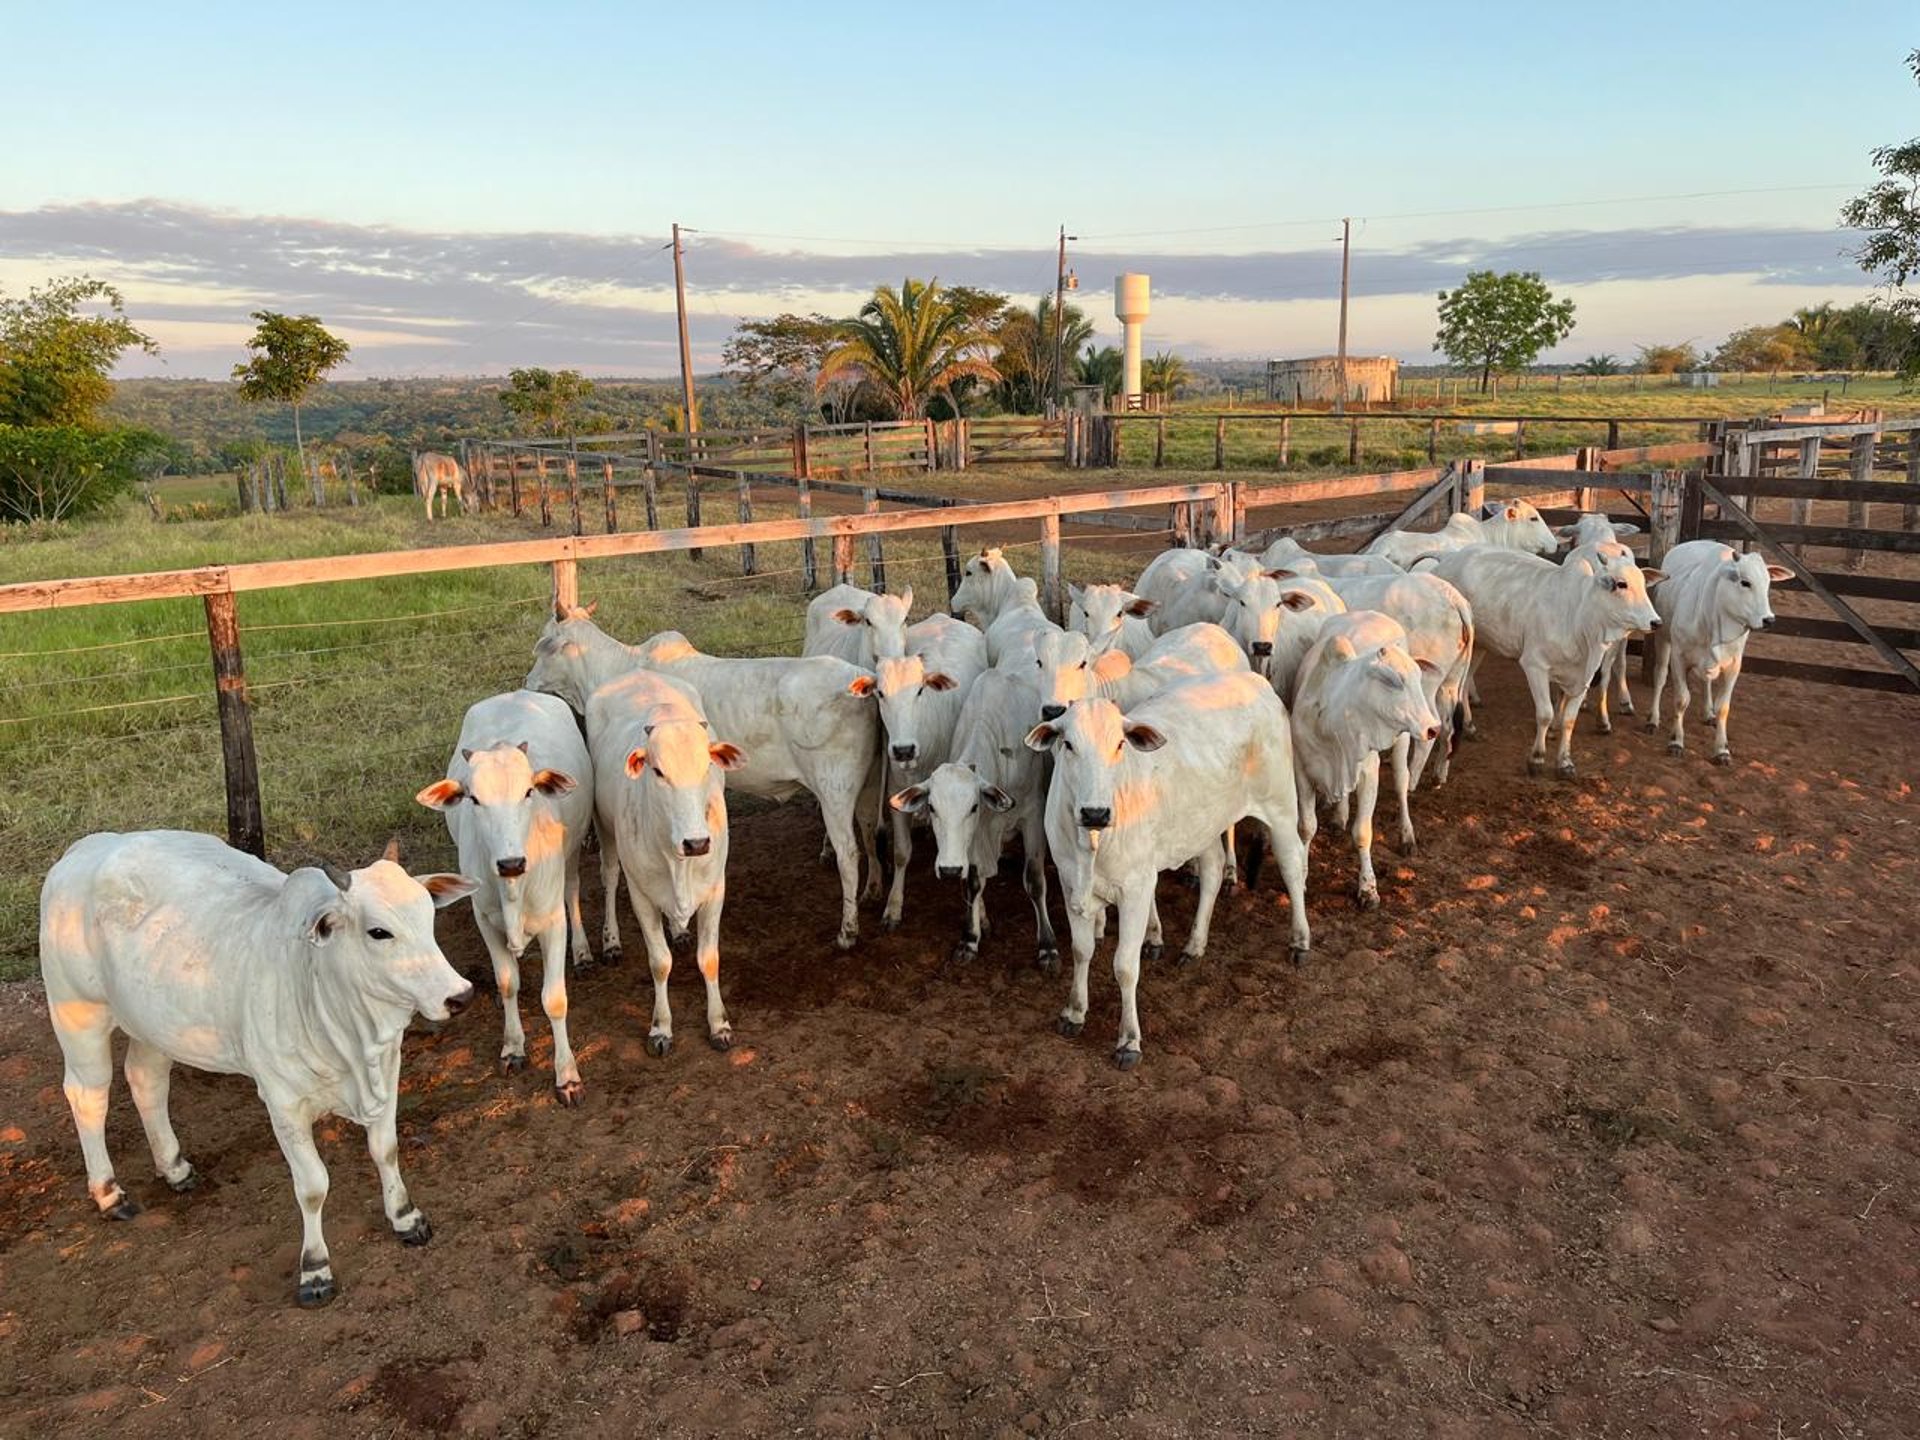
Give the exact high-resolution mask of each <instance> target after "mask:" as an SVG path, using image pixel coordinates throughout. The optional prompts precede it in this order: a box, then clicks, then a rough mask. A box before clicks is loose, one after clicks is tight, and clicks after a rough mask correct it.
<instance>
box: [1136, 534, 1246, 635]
mask: <svg viewBox="0 0 1920 1440" xmlns="http://www.w3.org/2000/svg"><path fill="white" fill-rule="evenodd" d="M1261 568H1262V567H1261V564H1260V561H1259V559H1258V558H1257V557H1256V556H1252V555H1246V554H1242V553H1241V552H1239V551H1237V550H1229V551H1228V552H1226V553H1225V554H1224V555H1209V554H1208V553H1207V552H1206V551H1204V550H1168V551H1164V552H1163V553H1162V554H1160V555H1159V556H1157V557H1155V558H1154V560H1153V561H1152V562H1151V563H1150V564H1148V566H1147V568H1146V569H1145V570H1143V571H1141V572H1140V578H1139V580H1137V581H1136V582H1134V587H1133V590H1134V593H1135V594H1136V595H1142V596H1145V597H1147V598H1148V599H1151V600H1154V601H1157V602H1158V604H1159V607H1160V608H1159V609H1157V610H1155V611H1154V612H1153V613H1152V615H1150V616H1149V617H1148V622H1147V623H1148V624H1150V625H1152V626H1153V628H1154V630H1155V631H1156V632H1157V633H1159V634H1161V635H1165V634H1166V633H1168V632H1169V631H1171V630H1179V629H1182V628H1184V627H1186V626H1188V625H1197V624H1200V623H1202V622H1206V623H1208V624H1213V625H1218V624H1219V623H1220V617H1221V616H1222V615H1223V614H1225V613H1226V608H1227V597H1226V594H1225V593H1224V591H1223V589H1222V587H1223V586H1224V585H1226V584H1228V583H1230V582H1231V581H1232V580H1234V579H1237V578H1244V577H1246V576H1249V575H1254V574H1257V573H1259V571H1260V570H1261Z"/></svg>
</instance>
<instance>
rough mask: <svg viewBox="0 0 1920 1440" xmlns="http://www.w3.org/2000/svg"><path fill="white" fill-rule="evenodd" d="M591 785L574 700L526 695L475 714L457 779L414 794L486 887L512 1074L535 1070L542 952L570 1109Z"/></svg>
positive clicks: (485, 938)
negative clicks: (529, 965) (526, 1012)
mask: <svg viewBox="0 0 1920 1440" xmlns="http://www.w3.org/2000/svg"><path fill="white" fill-rule="evenodd" d="M592 780H593V764H592V761H590V760H589V759H588V758H587V746H586V742H585V741H584V740H583V739H581V737H580V729H579V727H578V726H577V725H575V724H574V723H573V712H572V711H571V710H569V709H568V708H567V703H566V701H564V700H561V699H560V698H558V697H557V696H553V695H542V694H538V693H536V692H534V691H532V690H516V691H514V692H512V693H511V694H508V695H492V696H489V697H488V698H487V699H485V700H480V701H476V702H475V703H474V704H473V705H472V706H471V707H469V708H468V710H467V714H466V718H465V719H464V720H463V721H462V722H461V725H460V738H459V740H458V741H457V742H456V744H455V746H454V751H453V754H452V756H451V757H450V758H449V759H448V761H447V773H446V778H445V779H443V780H436V781H434V783H433V784H431V785H429V786H427V787H426V788H425V789H423V790H421V791H420V793H419V794H418V795H415V796H414V797H413V798H414V799H415V800H417V801H419V803H420V804H422V805H425V806H426V807H427V808H428V809H430V810H438V811H439V812H440V813H441V815H442V817H443V818H444V819H445V820H446V822H447V830H448V832H449V833H450V834H451V835H452V836H453V843H454V846H455V848H456V849H457V850H458V851H459V853H460V868H461V870H462V871H464V872H465V873H466V874H468V875H471V876H473V877H474V880H475V883H476V884H477V885H478V886H479V888H478V889H477V890H475V891H474V895H473V921H474V925H475V926H476V927H477V928H478V929H479V931H480V939H481V942H482V943H483V944H484V945H485V946H486V947H487V955H488V958H489V959H491V960H492V962H493V978H494V983H495V985H496V986H497V987H498V989H499V992H500V1011H501V1015H502V1018H503V1021H504V1026H505V1030H504V1034H503V1036H502V1038H501V1042H500V1070H501V1073H502V1074H513V1073H515V1072H517V1071H520V1070H524V1069H526V1068H527V1032H526V1031H525V1030H524V1029H522V1028H521V1025H520V956H521V954H522V952H524V951H525V950H526V948H527V945H528V942H529V941H537V942H538V943H539V946H540V962H541V979H540V1006H541V1008H542V1009H543V1010H545V1011H546V1013H547V1021H548V1023H549V1024H550V1025H551V1026H552V1028H553V1084H554V1089H555V1091H556V1092H557V1093H558V1095H559V1097H560V1103H561V1104H562V1105H574V1104H577V1103H579V1100H580V1095H581V1081H580V1067H579V1065H578V1063H576V1061H575V1060H574V1056H573V1045H572V1043H571V1041H570V1040H569V1038H568V1034H567V949H568V940H569V937H571V940H572V953H573V963H574V968H576V969H585V968H586V967H587V966H589V965H591V964H592V963H593V952H592V951H591V949H589V947H588V945H587V929H586V924H585V922H584V921H583V920H582V919H581V916H580V845H581V842H582V841H583V840H584V839H585V838H586V833H587V825H588V823H589V822H590V821H591V820H592V819H593V786H592ZM617 955H618V952H617V951H615V952H612V953H611V954H610V955H609V958H610V959H611V958H617Z"/></svg>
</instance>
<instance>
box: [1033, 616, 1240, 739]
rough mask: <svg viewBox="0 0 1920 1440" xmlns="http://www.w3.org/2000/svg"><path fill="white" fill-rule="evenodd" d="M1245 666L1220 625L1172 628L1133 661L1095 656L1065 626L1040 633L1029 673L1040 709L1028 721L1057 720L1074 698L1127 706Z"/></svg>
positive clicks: (1109, 653) (1113, 655) (1113, 653)
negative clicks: (1183, 682)
mask: <svg viewBox="0 0 1920 1440" xmlns="http://www.w3.org/2000/svg"><path fill="white" fill-rule="evenodd" d="M1010 668H1019V669H1022V670H1026V667H1025V666H1020V667H1010ZM1247 668H1248V667H1247V655H1246V651H1244V650H1243V649H1241V648H1240V646H1239V645H1238V644H1237V643H1236V642H1235V641H1234V638H1233V637H1232V636H1231V635H1229V634H1227V632H1226V631H1224V630H1222V629H1221V628H1220V627H1219V626H1218V625H1206V624H1201V625H1188V626H1186V627H1185V628H1184V629H1180V630H1174V631H1170V632H1169V633H1167V634H1165V635H1162V636H1161V637H1160V638H1159V639H1158V640H1156V641H1154V642H1153V648H1152V649H1150V650H1148V651H1147V653H1146V654H1144V655H1142V656H1141V657H1140V659H1139V660H1138V661H1137V662H1136V661H1132V660H1129V659H1127V657H1126V656H1125V655H1123V654H1121V653H1119V652H1118V651H1115V650H1109V651H1107V652H1106V654H1104V655H1096V654H1094V653H1093V647H1092V645H1091V644H1090V643H1089V642H1088V640H1087V637H1086V636H1084V635H1076V634H1073V633H1072V632H1070V631H1064V630H1063V631H1059V632H1057V633H1055V634H1052V635H1047V636H1044V637H1042V639H1041V640H1040V643H1039V644H1038V645H1037V646H1036V647H1035V650H1034V657H1033V662H1032V668H1031V670H1030V671H1028V672H1027V673H1030V674H1032V675H1033V677H1034V688H1035V691H1036V694H1037V696H1038V699H1039V701H1040V708H1039V712H1038V714H1036V715H1034V716H1033V717H1032V719H1034V720H1054V719H1058V718H1059V717H1060V715H1062V714H1063V713H1064V712H1065V711H1066V708H1067V707H1068V706H1069V705H1071V704H1073V703H1074V701H1076V700H1085V699H1089V698H1092V697H1096V696H1097V697H1099V698H1100V699H1104V700H1111V701H1113V703H1114V704H1116V705H1118V706H1119V707H1120V708H1121V709H1122V710H1131V709H1132V708H1133V707H1134V706H1135V705H1138V704H1139V703H1140V702H1141V701H1142V700H1145V699H1146V698H1147V697H1148V696H1149V695H1153V694H1155V693H1157V692H1158V691H1161V690H1164V689H1166V688H1167V687H1168V686H1169V685H1177V684H1179V683H1180V682H1181V681H1183V680H1191V679H1194V678H1195V677H1196V676H1201V675H1226V674H1232V673H1233V672H1235V671H1240V670H1245V669H1247Z"/></svg>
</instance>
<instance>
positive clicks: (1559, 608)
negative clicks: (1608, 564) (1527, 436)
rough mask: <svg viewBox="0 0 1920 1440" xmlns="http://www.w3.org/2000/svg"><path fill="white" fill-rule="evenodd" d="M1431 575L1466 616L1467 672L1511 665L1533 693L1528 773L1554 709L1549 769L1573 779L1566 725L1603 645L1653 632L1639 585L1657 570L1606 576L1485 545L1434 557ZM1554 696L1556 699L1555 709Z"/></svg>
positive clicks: (1653, 619) (1540, 754)
mask: <svg viewBox="0 0 1920 1440" xmlns="http://www.w3.org/2000/svg"><path fill="white" fill-rule="evenodd" d="M1434 570H1435V573H1437V574H1438V575H1439V576H1440V577H1441V578H1442V579H1444V580H1447V581H1449V582H1451V583H1452V585H1453V586H1454V588H1455V589H1457V590H1459V592H1460V593H1461V594H1462V595H1464V596H1466V597H1467V603H1468V605H1470V606H1471V607H1472V609H1473V627H1474V656H1473V669H1474V670H1475V671H1476V672H1477V671H1478V670H1479V668H1480V664H1481V662H1482V661H1483V660H1484V659H1485V657H1486V655H1487V652H1488V651H1492V652H1493V653H1495V654H1499V655H1507V656H1511V657H1513V658H1514V659H1516V660H1518V661H1519V662H1520V669H1521V670H1522V671H1523V672H1524V673H1525V675H1526V677H1527V688H1528V689H1529V690H1530V691H1531V692H1532V694H1533V720H1534V734H1533V750H1532V752H1531V754H1530V756H1529V758H1528V761H1527V768H1528V770H1530V771H1534V772H1537V771H1539V770H1541V769H1543V768H1544V767H1545V765H1546V763H1547V730H1548V728H1549V727H1550V726H1552V725H1553V724H1554V723H1555V717H1556V709H1557V713H1558V721H1559V725H1560V747H1559V757H1558V770H1559V774H1560V776H1561V778H1562V779H1566V780H1571V779H1573V778H1574V776H1575V774H1576V773H1577V772H1576V770H1575V768H1574V764H1573V726H1574V721H1575V720H1576V719H1577V718H1578V716H1579V714H1580V702H1581V700H1582V699H1584V698H1585V696H1586V693H1587V689H1588V687H1589V686H1590V685H1592V683H1593V676H1594V672H1595V671H1596V670H1597V669H1598V668H1599V666H1600V657H1601V656H1602V655H1603V654H1604V653H1605V651H1606V648H1607V646H1608V645H1609V644H1610V643H1611V642H1612V641H1614V640H1617V639H1619V638H1620V637H1622V636H1624V635H1626V634H1628V633H1630V632H1631V631H1634V630H1647V629H1657V628H1658V627H1659V625H1660V617H1659V615H1657V614H1656V613H1655V612H1654V608H1653V604H1652V602H1651V601H1650V600H1649V599H1648V598H1647V586H1648V585H1650V584H1653V583H1655V582H1657V581H1658V580H1659V579H1660V575H1661V572H1660V571H1658V570H1647V571H1642V570H1640V569H1639V568H1638V567H1637V566H1631V565H1629V566H1628V567H1626V568H1625V570H1624V572H1623V573H1613V572H1611V571H1609V570H1607V569H1605V568H1603V567H1600V566H1597V565H1596V564H1595V563H1594V562H1593V561H1590V560H1575V561H1572V562H1570V563H1569V564H1567V565H1555V564H1553V563H1551V562H1550V561H1546V560H1542V559H1541V558H1539V557H1538V556H1536V555H1523V554H1520V553H1519V552H1518V551H1514V550H1503V549H1497V548H1495V547H1493V546H1487V545H1479V546H1475V547H1473V548H1472V549H1467V550H1454V551H1450V552H1448V553H1447V554H1444V555H1441V556H1440V557H1439V558H1438V559H1437V560H1436V561H1435V562H1434ZM1555 689H1558V690H1559V691H1560V692H1561V699H1560V701H1559V704H1558V706H1557V707H1556V704H1555V701H1554V695H1553V692H1554V690H1555Z"/></svg>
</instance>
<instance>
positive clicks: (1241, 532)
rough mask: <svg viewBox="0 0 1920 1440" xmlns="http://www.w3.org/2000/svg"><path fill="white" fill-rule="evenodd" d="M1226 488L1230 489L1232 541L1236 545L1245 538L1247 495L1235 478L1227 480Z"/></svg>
mask: <svg viewBox="0 0 1920 1440" xmlns="http://www.w3.org/2000/svg"><path fill="white" fill-rule="evenodd" d="M1228 488H1229V489H1230V490H1231V491H1232V509H1233V543H1234V544H1235V545H1238V544H1239V543H1240V542H1241V541H1243V540H1245V539H1246V538H1247V497H1246V495H1245V494H1244V493H1242V491H1241V487H1240V482H1239V481H1237V480H1234V481H1229V482H1228Z"/></svg>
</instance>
